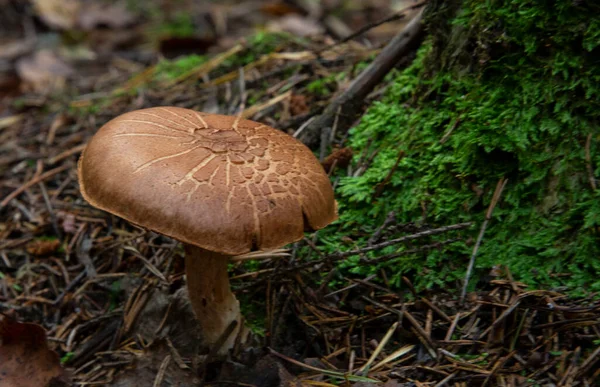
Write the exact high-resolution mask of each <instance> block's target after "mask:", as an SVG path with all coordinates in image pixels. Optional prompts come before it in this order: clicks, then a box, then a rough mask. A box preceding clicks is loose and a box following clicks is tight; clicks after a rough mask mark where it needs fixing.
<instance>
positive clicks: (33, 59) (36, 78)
mask: <svg viewBox="0 0 600 387" xmlns="http://www.w3.org/2000/svg"><path fill="white" fill-rule="evenodd" d="M73 72H74V71H73V68H72V67H71V66H69V65H68V64H67V63H65V62H64V61H63V60H62V59H60V58H59V57H58V56H57V55H56V54H55V53H54V52H52V51H50V50H40V51H38V52H36V53H34V54H33V55H31V56H28V57H25V58H22V59H20V60H19V61H18V62H17V73H18V74H19V76H20V77H21V79H22V80H23V82H24V83H26V84H27V85H28V86H29V87H30V88H31V89H33V90H35V91H37V92H47V91H49V90H52V89H56V88H59V87H61V86H62V85H64V82H65V80H66V79H67V78H68V77H69V76H71V75H72V74H73Z"/></svg>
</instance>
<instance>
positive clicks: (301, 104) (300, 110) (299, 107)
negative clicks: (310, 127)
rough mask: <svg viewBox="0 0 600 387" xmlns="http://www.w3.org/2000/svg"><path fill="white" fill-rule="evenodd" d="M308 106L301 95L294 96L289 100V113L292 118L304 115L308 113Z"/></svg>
mask: <svg viewBox="0 0 600 387" xmlns="http://www.w3.org/2000/svg"><path fill="white" fill-rule="evenodd" d="M309 110H310V109H309V108H308V104H307V103H306V97H305V96H303V95H301V94H294V95H292V97H291V98H290V113H292V115H293V116H297V115H300V114H306V113H308V112H309Z"/></svg>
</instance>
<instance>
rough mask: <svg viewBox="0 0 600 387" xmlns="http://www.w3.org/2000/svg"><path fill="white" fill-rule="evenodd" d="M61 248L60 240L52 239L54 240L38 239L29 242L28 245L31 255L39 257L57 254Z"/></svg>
mask: <svg viewBox="0 0 600 387" xmlns="http://www.w3.org/2000/svg"><path fill="white" fill-rule="evenodd" d="M59 246H60V241H59V240H58V239H52V240H44V239H37V240H33V241H31V242H29V243H28V244H27V247H26V249H27V252H28V253H29V254H32V255H37V256H44V255H50V254H52V253H54V252H56V250H58V248H59Z"/></svg>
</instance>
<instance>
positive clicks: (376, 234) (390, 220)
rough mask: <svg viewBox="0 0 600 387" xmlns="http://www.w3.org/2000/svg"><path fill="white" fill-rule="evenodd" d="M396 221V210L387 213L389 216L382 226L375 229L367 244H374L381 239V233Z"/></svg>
mask: <svg viewBox="0 0 600 387" xmlns="http://www.w3.org/2000/svg"><path fill="white" fill-rule="evenodd" d="M395 221H396V213H395V212H394V211H390V212H389V213H388V215H387V217H386V218H385V221H384V222H383V224H382V225H381V226H379V227H378V228H377V230H375V232H374V233H373V235H371V237H370V238H369V240H368V241H367V246H373V243H375V242H377V241H378V240H379V237H380V236H381V234H382V233H383V231H384V230H385V229H386V228H387V227H388V226H389V225H390V224H392V223H394V222H395Z"/></svg>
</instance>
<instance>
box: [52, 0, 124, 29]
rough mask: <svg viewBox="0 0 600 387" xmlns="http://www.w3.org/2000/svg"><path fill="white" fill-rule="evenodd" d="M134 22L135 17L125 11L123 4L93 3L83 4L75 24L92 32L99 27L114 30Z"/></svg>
mask: <svg viewBox="0 0 600 387" xmlns="http://www.w3.org/2000/svg"><path fill="white" fill-rule="evenodd" d="M61 1H62V0H61ZM134 21H135V16H134V15H133V14H131V13H130V12H129V11H127V9H126V8H125V4H124V3H117V4H102V3H100V2H95V1H94V2H87V3H84V4H83V6H82V7H81V9H80V10H79V17H78V19H77V24H78V26H79V27H81V28H82V29H84V30H92V29H94V28H96V27H99V26H106V27H109V28H115V29H116V28H123V27H125V26H127V25H129V24H131V23H132V22H134Z"/></svg>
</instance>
